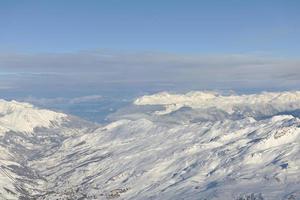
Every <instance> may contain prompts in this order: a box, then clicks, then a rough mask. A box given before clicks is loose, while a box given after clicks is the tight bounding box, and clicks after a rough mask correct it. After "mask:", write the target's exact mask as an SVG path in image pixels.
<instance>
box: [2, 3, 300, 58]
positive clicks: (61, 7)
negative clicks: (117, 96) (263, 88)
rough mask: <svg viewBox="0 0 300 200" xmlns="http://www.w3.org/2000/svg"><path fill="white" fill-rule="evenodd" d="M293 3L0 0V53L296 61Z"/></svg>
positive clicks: (299, 48)
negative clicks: (98, 52)
mask: <svg viewBox="0 0 300 200" xmlns="http://www.w3.org/2000/svg"><path fill="white" fill-rule="evenodd" d="M299 8H300V2H299V1H297V0H288V1H287V0H281V1H279V0H272V1H271V0H251V1H246V0H245V1H244V0H226V1H221V0H205V1H204V0H163V1H162V0H151V1H146V0H126V1H124V0H87V1H84V0H80V1H79V0H35V1H33V0H26V1H17V0H1V1H0V27H2V28H1V33H0V34H1V37H0V43H1V47H0V51H1V52H22V53H23V52H30V53H32V52H33V53H41V52H51V53H53V52H74V51H82V50H95V49H110V50H111V49H113V50H124V51H158V52H172V53H201V54H224V53H266V54H272V55H276V56H298V55H299V53H298V52H300V45H298V44H299V43H300V39H299V38H300V37H299V35H300V12H299Z"/></svg>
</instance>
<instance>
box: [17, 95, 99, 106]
mask: <svg viewBox="0 0 300 200" xmlns="http://www.w3.org/2000/svg"><path fill="white" fill-rule="evenodd" d="M103 99H104V98H103V97H102V96H101V95H89V96H81V97H74V98H67V97H57V98H37V97H33V96H29V97H25V98H22V99H19V100H20V101H24V102H29V103H32V104H34V105H38V106H53V105H59V104H68V105H74V104H81V103H97V102H101V101H103Z"/></svg>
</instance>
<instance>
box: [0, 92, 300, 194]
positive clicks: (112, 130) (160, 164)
mask: <svg viewBox="0 0 300 200" xmlns="http://www.w3.org/2000/svg"><path fill="white" fill-rule="evenodd" d="M2 103H3V102H2ZM4 103H5V104H6V106H3V105H1V107H0V108H1V109H2V110H1V111H0V113H3V114H1V118H5V117H6V118H10V119H11V120H10V122H9V123H10V124H11V125H10V126H8V125H6V126H3V127H5V128H6V129H9V130H11V129H13V128H14V129H17V130H18V131H24V132H25V133H26V132H27V131H31V132H32V134H29V135H28V134H23V135H21V136H20V135H18V134H17V133H9V132H7V131H5V130H4V129H3V130H2V129H1V132H2V135H3V137H2V138H1V142H0V152H2V153H1V155H0V160H1V162H2V163H1V166H2V167H4V168H5V170H6V171H7V172H8V173H10V175H9V176H11V177H13V178H14V179H16V178H18V180H20V183H19V184H22V188H24V189H26V191H27V192H28V194H29V195H31V196H32V197H34V199H43V200H52V199H97V200H101V199H126V200H127V199H128V200H129V199H135V200H150V199H164V200H173V199H191V200H199V199H203V200H204V199H207V200H213V199H221V200H235V199H251V198H252V199H260V200H261V199H271V200H272V199H274V200H277V199H292V198H294V199H299V198H300V193H299V188H300V167H299V166H300V119H299V118H298V117H297V116H295V115H294V116H293V115H290V114H287V113H289V112H290V111H295V110H297V109H299V108H300V93H299V92H282V93H261V94H253V95H229V96H222V95H220V94H217V93H213V92H191V93H187V94H169V93H159V94H154V95H150V96H144V97H140V98H138V99H137V100H136V101H135V102H134V104H135V106H139V107H143V106H145V107H146V106H149V105H163V106H165V108H166V109H165V110H161V108H159V107H151V108H150V111H151V112H149V110H147V109H140V110H139V109H137V112H142V113H138V114H137V113H136V112H135V113H132V114H133V115H134V116H135V117H132V116H130V112H131V111H132V110H130V112H127V113H126V112H125V113H126V114H125V115H124V116H126V117H124V116H121V117H123V118H122V119H120V120H116V121H113V122H111V123H109V124H107V125H98V126H96V127H89V125H86V126H85V127H82V128H78V127H77V126H71V125H68V126H65V125H64V124H63V123H61V121H62V120H64V119H65V118H68V119H70V118H69V117H68V116H67V115H65V114H61V113H56V112H53V111H48V110H42V109H38V108H35V107H33V106H32V105H30V104H23V103H17V102H4ZM0 104H1V103H0ZM8 104H12V105H8ZM14 104H16V105H14ZM9 106H11V107H12V108H13V109H11V108H8V107H9ZM184 107H189V108H190V109H191V110H181V109H182V108H184ZM211 108H215V109H217V110H221V111H224V112H226V113H227V114H228V116H229V115H234V114H235V113H239V114H240V113H242V115H237V116H238V117H234V118H227V115H224V114H223V113H222V112H214V115H222V116H221V117H215V118H210V120H202V118H200V119H199V115H201V114H202V111H203V110H206V112H207V113H208V114H209V113H210V111H211V110H210V109H211ZM199 109H200V111H199V112H194V110H199ZM133 110H134V109H133ZM214 111H215V110H214ZM14 112H15V113H26V114H23V115H18V116H16V115H17V114H15V115H14V114H13V113H14ZM175 112H176V114H174V113H175ZM50 113H51V114H50ZM187 113H188V116H189V119H191V120H185V118H182V115H183V114H187ZM249 113H250V114H251V115H250V116H249V115H248V114H249ZM262 115H263V116H264V117H260V116H262ZM8 116H9V117H8ZM12 116H14V117H12ZM16 117H17V118H18V120H19V121H14V120H13V119H14V118H16ZM28 118H29V119H30V120H29V121H26V119H28ZM195 119H197V120H195ZM182 120H184V121H182ZM0 121H1V120H0ZM53 121H54V122H55V124H56V126H55V127H54V126H52V124H53ZM18 122H21V124H22V123H23V125H17V124H18ZM7 123H8V122H7ZM9 123H8V124H9ZM72 123H79V122H78V121H77V122H75V121H74V122H72V121H71V122H70V124H72ZM14 124H15V125H16V126H14ZM0 127H2V125H1V126H0ZM28 127H32V128H28ZM34 127H44V129H43V134H42V135H41V133H38V132H36V130H35V129H34ZM44 132H47V133H48V134H45V133H44ZM54 136H55V137H54ZM40 137H41V139H40ZM8 139H9V140H10V142H6V141H7V140H8ZM40 143H41V144H40ZM29 150H30V151H29ZM25 151H28V152H31V153H33V155H34V156H28V155H27V154H26V153H25ZM37 151H38V152H39V153H38V154H36V152H37ZM23 152H24V153H23ZM29 155H32V154H29ZM22 160H23V161H24V162H22ZM11 164H13V165H16V166H22V167H26V170H25V169H23V168H22V170H21V172H22V173H19V172H18V171H15V170H12V169H11V168H9V167H8V166H9V165H11ZM24 165H25V166H24ZM24 170H25V171H24ZM25 172H26V173H25ZM9 176H7V175H5V174H3V173H1V175H0V193H1V194H2V195H6V196H5V197H6V198H12V199H17V198H19V197H20V196H21V195H24V194H23V193H22V192H20V191H19V190H17V189H16V183H15V182H14V181H12V180H11V179H10V178H9ZM23 180H24V181H23ZM28 180H30V181H31V182H32V183H30V184H29V183H28V182H30V181H28ZM5 185H7V187H9V188H10V190H11V191H14V192H15V193H16V195H12V194H9V193H7V191H5V189H3V188H4V187H5ZM28 194H27V195H28ZM9 195H10V196H9ZM0 197H1V196H0Z"/></svg>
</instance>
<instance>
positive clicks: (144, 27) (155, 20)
mask: <svg viewBox="0 0 300 200" xmlns="http://www.w3.org/2000/svg"><path fill="white" fill-rule="evenodd" d="M299 10H300V1H298V0H251V1H250V0H249V1H247V0H205V1H204V0H35V1H33V0H26V1H20V0H0V28H1V29H0V98H4V99H17V100H22V101H29V102H32V103H35V104H37V105H40V106H46V107H50V108H59V109H63V110H65V111H70V110H71V111H72V110H74V109H75V110H76V114H78V111H80V112H82V113H85V114H82V115H84V116H90V115H91V113H89V112H85V111H87V110H88V111H92V112H93V113H94V111H95V107H97V108H99V107H100V104H101V105H104V104H105V105H106V107H105V109H106V108H107V109H108V110H109V112H110V111H111V110H113V109H111V107H113V108H116V107H118V105H123V103H124V102H127V101H130V100H132V98H134V97H136V96H139V95H143V94H145V93H154V92H159V91H166V90H167V91H190V90H216V91H229V90H234V91H236V92H240V93H252V92H259V91H278V90H299V89H300V58H299V56H300V55H299V53H300V45H299V44H300V12H299ZM95 97H97V98H95ZM98 97H101V98H98ZM74 99H76V101H74ZM78 99H82V101H78ZM88 101H90V102H88ZM95 101H97V102H95ZM74 102H77V103H74ZM78 102H79V104H80V106H79V105H78ZM89 103H90V104H91V105H93V106H92V108H93V109H91V105H90V104H89ZM82 104H84V106H83V105H82ZM70 106H71V108H70ZM78 108H80V109H79V110H78ZM103 109H104V108H101V109H100V110H99V112H95V113H94V114H93V115H95V116H96V115H97V116H98V115H99V113H102V114H101V115H103ZM104 113H105V112H104ZM79 115H80V113H79Z"/></svg>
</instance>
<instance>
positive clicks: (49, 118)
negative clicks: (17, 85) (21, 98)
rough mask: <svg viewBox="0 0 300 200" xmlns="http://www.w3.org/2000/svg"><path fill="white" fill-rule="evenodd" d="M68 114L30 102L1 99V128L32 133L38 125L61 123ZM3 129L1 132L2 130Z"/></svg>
mask: <svg viewBox="0 0 300 200" xmlns="http://www.w3.org/2000/svg"><path fill="white" fill-rule="evenodd" d="M66 117H67V115H66V114H63V113H58V112H54V111H50V110H45V109H40V108H37V107H34V106H33V105H31V104H29V103H22V102H17V101H5V100H0V130H2V131H16V132H25V133H32V132H33V131H34V129H35V128H37V127H44V128H49V127H51V126H52V125H55V124H56V125H59V124H60V123H62V122H63V120H64V119H66ZM2 131H1V132H2Z"/></svg>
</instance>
